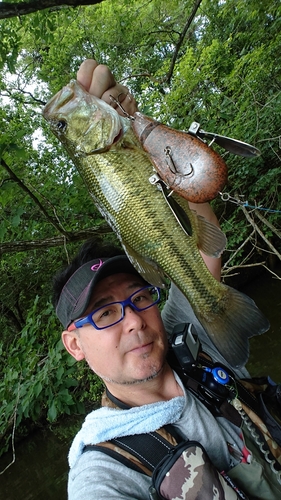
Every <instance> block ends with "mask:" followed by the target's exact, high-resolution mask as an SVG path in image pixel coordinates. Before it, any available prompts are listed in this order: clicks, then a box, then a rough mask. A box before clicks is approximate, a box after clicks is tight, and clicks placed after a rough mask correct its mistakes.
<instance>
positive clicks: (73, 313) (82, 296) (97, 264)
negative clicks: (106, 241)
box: [56, 255, 140, 328]
mask: <svg viewBox="0 0 281 500" xmlns="http://www.w3.org/2000/svg"><path fill="white" fill-rule="evenodd" d="M117 273H129V274H135V275H137V276H140V275H139V273H138V272H137V271H136V269H135V268H134V266H133V265H132V264H131V263H130V261H129V259H128V257H126V255H117V256H115V257H111V258H100V259H94V260H90V261H89V262H86V264H83V265H82V266H81V267H79V268H78V269H77V270H76V271H75V272H74V273H73V274H72V276H71V277H70V278H69V280H68V281H67V282H66V284H65V285H64V287H63V289H62V291H61V294H60V298H59V301H58V304H57V307H56V314H57V317H58V318H59V320H60V322H61V323H62V324H63V326H64V328H67V327H68V326H69V325H70V324H71V323H72V321H74V320H75V319H78V318H80V317H81V316H83V314H84V312H85V311H86V309H87V307H88V305H89V303H90V299H91V296H92V293H93V290H94V287H95V286H96V285H97V283H98V282H99V281H101V280H102V279H104V278H106V277H107V276H110V275H112V274H117Z"/></svg>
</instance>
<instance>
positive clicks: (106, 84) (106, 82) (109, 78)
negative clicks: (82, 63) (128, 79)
mask: <svg viewBox="0 0 281 500" xmlns="http://www.w3.org/2000/svg"><path fill="white" fill-rule="evenodd" d="M115 85H116V82H115V79H114V76H113V74H112V73H111V71H110V69H109V68H108V67H107V66H105V65H104V64H99V65H98V66H96V68H95V70H94V72H93V73H92V81H91V84H90V87H89V90H88V92H89V93H90V94H93V95H95V96H96V97H99V98H100V99H102V98H103V97H102V96H103V95H104V93H105V92H106V91H107V90H108V89H109V88H110V87H114V86H115Z"/></svg>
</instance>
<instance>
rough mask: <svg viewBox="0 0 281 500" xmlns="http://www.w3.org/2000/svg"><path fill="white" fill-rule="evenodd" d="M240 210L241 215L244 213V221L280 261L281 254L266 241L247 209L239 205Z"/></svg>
mask: <svg viewBox="0 0 281 500" xmlns="http://www.w3.org/2000/svg"><path fill="white" fill-rule="evenodd" d="M241 208H242V210H243V213H244V215H245V217H246V219H247V220H248V221H249V222H250V224H251V225H252V226H253V228H254V229H255V231H256V232H257V233H258V234H259V235H260V237H261V238H262V239H263V240H264V242H265V243H266V244H267V246H268V247H269V248H270V249H271V250H272V252H273V253H274V254H275V255H276V256H277V257H278V259H279V260H281V254H280V253H279V252H278V251H277V250H276V248H275V247H274V246H273V245H272V243H271V242H270V241H269V240H268V238H267V237H266V236H265V235H264V234H263V232H262V231H261V230H260V228H259V227H258V226H257V224H256V223H255V221H254V220H253V219H252V217H251V216H250V214H249V212H248V211H247V209H246V208H245V207H244V206H243V205H241Z"/></svg>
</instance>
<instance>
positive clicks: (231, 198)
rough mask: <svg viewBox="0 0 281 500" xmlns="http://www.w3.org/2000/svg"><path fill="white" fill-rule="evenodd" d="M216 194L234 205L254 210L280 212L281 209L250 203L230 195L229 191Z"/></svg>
mask: <svg viewBox="0 0 281 500" xmlns="http://www.w3.org/2000/svg"><path fill="white" fill-rule="evenodd" d="M218 194H219V195H220V197H221V200H222V201H225V202H227V201H230V203H234V204H235V205H239V206H241V207H248V208H254V209H255V210H264V211H266V212H268V213H276V214H281V210H273V209H271V208H266V207H262V206H257V205H250V204H249V203H248V201H242V200H239V198H235V197H234V196H231V195H230V194H229V193H221V192H220V191H219V193H218Z"/></svg>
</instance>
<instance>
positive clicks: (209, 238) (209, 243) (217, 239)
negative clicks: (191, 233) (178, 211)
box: [192, 211, 227, 257]
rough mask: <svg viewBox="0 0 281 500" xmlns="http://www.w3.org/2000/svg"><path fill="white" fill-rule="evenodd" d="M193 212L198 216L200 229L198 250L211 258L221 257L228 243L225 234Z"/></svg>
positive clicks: (197, 223) (197, 222) (197, 221)
mask: <svg viewBox="0 0 281 500" xmlns="http://www.w3.org/2000/svg"><path fill="white" fill-rule="evenodd" d="M192 212H193V213H194V214H195V216H196V225H197V227H198V232H197V235H198V242H197V246H198V249H199V250H201V252H203V253H204V254H205V255H209V256H210V257H220V256H221V254H222V253H223V251H224V249H225V247H226V243H227V239H226V236H225V234H224V233H223V232H222V231H221V229H220V228H219V227H217V226H215V225H214V224H212V222H209V221H207V220H206V219H205V218H204V217H202V215H198V214H197V213H196V212H194V211H192Z"/></svg>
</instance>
